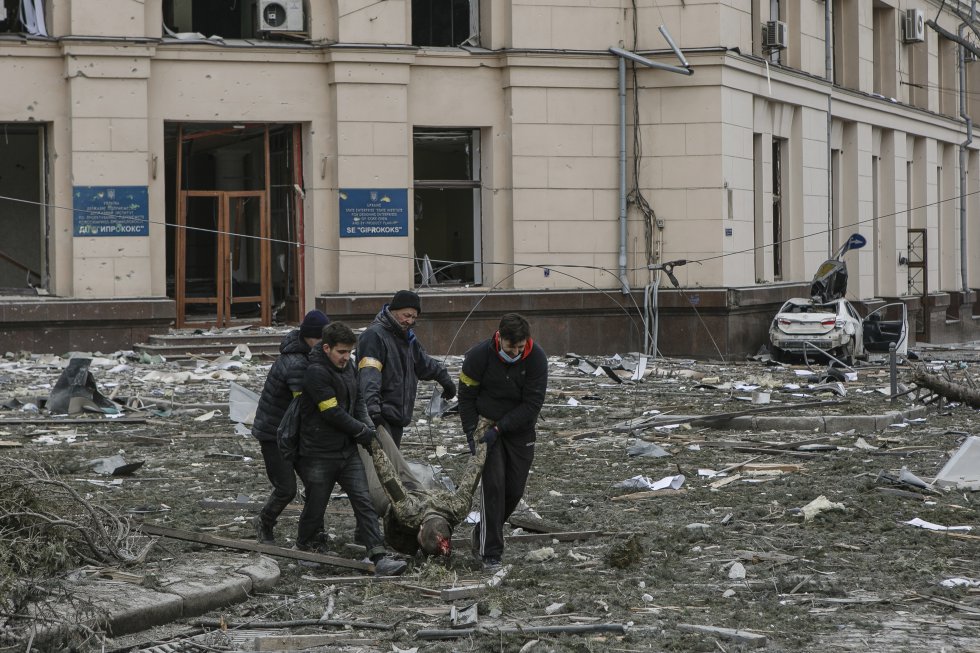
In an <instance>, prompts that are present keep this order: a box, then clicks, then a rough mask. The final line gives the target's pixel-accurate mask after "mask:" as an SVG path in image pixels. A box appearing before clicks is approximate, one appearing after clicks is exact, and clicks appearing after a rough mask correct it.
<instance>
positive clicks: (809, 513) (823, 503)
mask: <svg viewBox="0 0 980 653" xmlns="http://www.w3.org/2000/svg"><path fill="white" fill-rule="evenodd" d="M844 509H845V508H844V504H843V503H835V502H833V501H831V500H830V499H828V498H827V497H825V496H824V495H822V494H821V495H820V496H819V497H817V498H816V499H814V500H813V501H811V502H810V503H808V504H806V505H805V506H803V508H802V512H803V520H804V521H810V520H811V519H813V518H814V517H816V516H817V515H819V514H820V513H822V512H827V511H828V510H844Z"/></svg>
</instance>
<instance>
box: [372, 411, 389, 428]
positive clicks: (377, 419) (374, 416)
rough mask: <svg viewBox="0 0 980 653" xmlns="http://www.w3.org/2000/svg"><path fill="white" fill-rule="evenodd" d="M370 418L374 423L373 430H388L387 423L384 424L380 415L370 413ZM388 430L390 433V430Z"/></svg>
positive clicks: (383, 419)
mask: <svg viewBox="0 0 980 653" xmlns="http://www.w3.org/2000/svg"><path fill="white" fill-rule="evenodd" d="M370 417H371V421H372V422H374V426H375V428H377V427H381V426H383V427H385V428H386V429H387V428H388V422H386V421H385V418H384V417H382V416H381V413H371V415H370ZM388 430H389V431H390V430H391V429H388Z"/></svg>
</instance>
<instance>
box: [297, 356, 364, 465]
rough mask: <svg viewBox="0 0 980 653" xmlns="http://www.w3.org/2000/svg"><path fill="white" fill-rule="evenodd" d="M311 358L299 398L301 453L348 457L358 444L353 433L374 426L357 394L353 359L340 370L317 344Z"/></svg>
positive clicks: (315, 455) (316, 455)
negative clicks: (301, 394)
mask: <svg viewBox="0 0 980 653" xmlns="http://www.w3.org/2000/svg"><path fill="white" fill-rule="evenodd" d="M309 358H310V364H309V366H308V367H307V368H306V380H305V382H304V383H303V396H302V398H301V399H300V408H301V411H300V437H299V456H300V458H302V457H304V456H305V457H309V458H333V457H346V456H348V455H350V454H351V453H353V452H354V447H356V446H357V443H356V442H354V436H356V435H358V434H359V433H360V432H361V431H362V430H363V429H364V427H365V426H370V425H371V420H370V419H368V414H367V410H366V409H365V408H364V400H363V399H361V398H360V397H359V396H358V394H357V375H356V373H355V372H354V362H353V361H350V362H348V363H347V367H345V368H344V369H342V370H341V369H338V368H337V367H335V366H334V364H333V363H331V362H330V359H329V358H327V355H326V354H325V353H324V352H323V348H322V347H314V348H313V351H311V352H310V357H309ZM372 428H373V427H372Z"/></svg>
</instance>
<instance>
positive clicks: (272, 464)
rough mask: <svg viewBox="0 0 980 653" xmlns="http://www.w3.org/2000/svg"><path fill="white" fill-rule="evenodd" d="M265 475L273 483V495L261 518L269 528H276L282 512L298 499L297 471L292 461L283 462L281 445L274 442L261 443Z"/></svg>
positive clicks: (263, 507) (268, 500) (263, 508)
mask: <svg viewBox="0 0 980 653" xmlns="http://www.w3.org/2000/svg"><path fill="white" fill-rule="evenodd" d="M259 444H261V445H262V460H264V461H265V475H266V476H268V477H269V482H270V483H272V494H270V495H269V498H268V499H267V500H266V502H265V505H264V506H262V510H261V511H260V512H259V518H260V519H261V520H262V523H264V524H265V525H267V526H274V525H275V523H276V520H277V519H278V518H279V515H280V514H281V513H282V511H283V510H284V509H285V508H286V506H288V505H289V502H290V501H292V500H293V499H294V498H295V497H296V470H295V469H294V468H293V463H292V461H289V460H283V457H282V454H281V453H280V452H279V445H278V443H276V442H275V441H273V440H269V441H261V442H260V443H259Z"/></svg>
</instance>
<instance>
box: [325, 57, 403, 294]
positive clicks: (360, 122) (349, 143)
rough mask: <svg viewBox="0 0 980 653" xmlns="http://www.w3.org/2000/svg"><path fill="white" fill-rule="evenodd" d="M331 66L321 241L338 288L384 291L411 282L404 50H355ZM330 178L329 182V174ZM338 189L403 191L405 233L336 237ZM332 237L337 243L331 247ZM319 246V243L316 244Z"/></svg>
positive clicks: (359, 290)
mask: <svg viewBox="0 0 980 653" xmlns="http://www.w3.org/2000/svg"><path fill="white" fill-rule="evenodd" d="M341 56H343V57H344V59H343V60H336V59H335V61H334V63H333V65H332V66H331V67H330V73H329V79H328V81H329V83H330V84H331V89H332V93H331V96H332V100H333V104H334V106H333V109H334V112H335V116H336V123H335V129H336V139H335V141H336V143H337V160H336V166H335V167H334V169H333V170H332V171H331V172H332V174H333V175H334V179H333V181H332V183H328V184H327V189H326V190H327V192H328V193H330V196H328V197H327V198H326V210H327V216H328V219H327V221H326V224H327V230H328V233H326V234H323V238H324V239H325V242H326V246H327V247H331V246H333V247H336V248H338V249H339V255H338V257H337V265H338V275H337V278H338V282H339V287H341V288H344V289H345V290H347V291H351V292H374V291H378V292H390V291H393V290H398V289H400V288H411V287H412V285H413V283H414V274H415V269H414V264H413V256H414V252H415V238H414V236H413V234H414V221H413V219H412V213H413V210H412V206H413V202H412V197H413V193H412V178H411V147H412V130H411V126H412V120H411V118H410V116H409V115H408V82H409V78H410V71H409V64H410V63H411V62H412V61H413V59H414V57H413V55H412V54H411V53H409V52H404V51H403V52H392V53H391V54H390V55H388V56H385V55H383V54H377V53H372V56H373V60H372V61H371V62H364V61H362V59H363V57H362V56H361V55H359V54H357V53H355V52H350V53H344V54H343V55H341V54H338V55H337V56H336V58H337V59H339V58H340V57H341ZM328 181H329V180H328ZM343 188H351V189H407V190H408V208H407V213H408V235H407V236H384V237H358V238H340V237H339V195H338V191H339V190H340V189H343ZM331 243H337V244H336V245H331ZM317 244H318V245H323V244H324V243H322V242H318V243H317Z"/></svg>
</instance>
